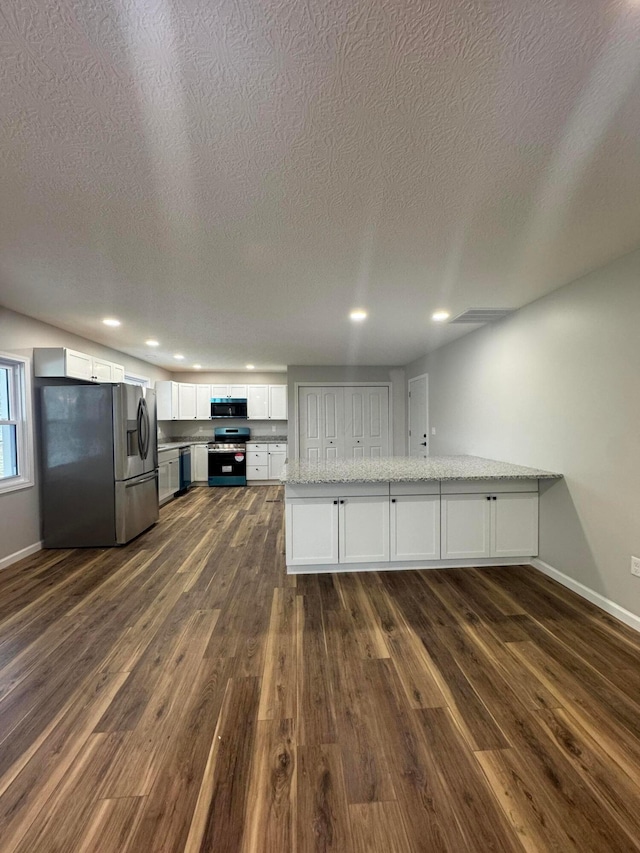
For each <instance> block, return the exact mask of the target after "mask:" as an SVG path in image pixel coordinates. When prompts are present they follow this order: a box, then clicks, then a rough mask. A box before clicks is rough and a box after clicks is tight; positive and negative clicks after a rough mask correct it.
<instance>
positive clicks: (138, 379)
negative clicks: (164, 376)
mask: <svg viewBox="0 0 640 853" xmlns="http://www.w3.org/2000/svg"><path fill="white" fill-rule="evenodd" d="M124 381H125V382H126V383H127V384H128V385H140V386H141V387H142V388H150V387H151V381H150V380H149V379H147V377H146V376H135V374H133V373H125V375H124Z"/></svg>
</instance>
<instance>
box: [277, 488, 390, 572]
mask: <svg viewBox="0 0 640 853" xmlns="http://www.w3.org/2000/svg"><path fill="white" fill-rule="evenodd" d="M286 533H287V562H288V563H291V564H292V565H298V566H304V565H315V564H317V563H366V562H378V561H380V560H382V561H387V560H388V559H389V544H390V540H389V498H388V497H387V496H386V495H385V496H373V495H372V496H364V497H361V496H357V497H336V498H311V499H301V500H295V499H294V500H290V501H287V504H286Z"/></svg>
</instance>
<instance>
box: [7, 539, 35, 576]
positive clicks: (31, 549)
mask: <svg viewBox="0 0 640 853" xmlns="http://www.w3.org/2000/svg"><path fill="white" fill-rule="evenodd" d="M41 549H42V542H34V543H33V545H27V547H26V548H21V549H20V551H15V552H14V553H13V554H9V556H8V557H3V558H2V559H1V560H0V570H1V569H6V568H7V567H8V566H11V565H12V564H13V563H17V562H18V560H24V558H25V557H30V556H31V554H35V553H36V551H40V550H41Z"/></svg>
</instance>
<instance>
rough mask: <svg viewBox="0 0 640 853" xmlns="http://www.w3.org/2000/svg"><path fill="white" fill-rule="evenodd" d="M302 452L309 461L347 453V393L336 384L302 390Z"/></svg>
mask: <svg viewBox="0 0 640 853" xmlns="http://www.w3.org/2000/svg"><path fill="white" fill-rule="evenodd" d="M298 420H299V442H298V448H299V449H298V456H299V458H300V459H306V460H308V461H309V462H319V461H321V460H329V459H341V458H342V456H343V455H344V393H343V389H342V388H334V387H332V386H323V387H317V388H314V387H301V388H300V389H299V391H298Z"/></svg>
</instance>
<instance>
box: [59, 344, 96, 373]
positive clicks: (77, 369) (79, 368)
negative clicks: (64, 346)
mask: <svg viewBox="0 0 640 853" xmlns="http://www.w3.org/2000/svg"><path fill="white" fill-rule="evenodd" d="M64 375H65V376H69V377H70V378H71V379H86V380H91V379H93V359H92V358H91V356H90V355H85V354H84V353H83V352H76V350H72V349H68V350H66V351H65V373H64Z"/></svg>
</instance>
